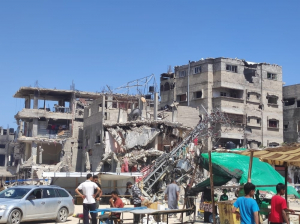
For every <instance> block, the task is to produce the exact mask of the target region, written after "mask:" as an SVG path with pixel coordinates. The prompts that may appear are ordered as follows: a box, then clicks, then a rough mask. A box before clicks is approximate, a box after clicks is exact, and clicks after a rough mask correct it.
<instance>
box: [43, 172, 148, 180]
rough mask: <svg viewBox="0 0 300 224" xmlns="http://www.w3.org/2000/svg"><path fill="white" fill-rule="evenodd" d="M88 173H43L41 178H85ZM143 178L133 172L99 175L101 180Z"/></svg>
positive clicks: (96, 173) (93, 173)
mask: <svg viewBox="0 0 300 224" xmlns="http://www.w3.org/2000/svg"><path fill="white" fill-rule="evenodd" d="M88 174H89V173H88V172H71V173H67V172H43V177H45V178H49V177H86V175H88ZM90 174H92V175H98V174H99V172H91V173H90ZM141 176H143V174H142V173H139V172H133V173H112V172H105V173H100V177H101V180H122V179H128V178H130V177H141Z"/></svg>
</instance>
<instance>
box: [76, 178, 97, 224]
mask: <svg viewBox="0 0 300 224" xmlns="http://www.w3.org/2000/svg"><path fill="white" fill-rule="evenodd" d="M92 180H93V175H92V174H90V173H89V174H88V175H86V181H85V182H83V183H81V184H80V185H79V186H78V187H77V188H76V190H75V192H76V193H77V194H78V195H80V196H81V197H82V199H83V224H89V212H90V211H94V210H96V201H95V196H96V195H98V194H100V188H99V187H98V186H97V184H95V182H93V181H92ZM95 189H97V192H96V194H94V190H95ZM79 190H82V193H83V194H81V193H80V192H79ZM91 216H92V224H97V213H91Z"/></svg>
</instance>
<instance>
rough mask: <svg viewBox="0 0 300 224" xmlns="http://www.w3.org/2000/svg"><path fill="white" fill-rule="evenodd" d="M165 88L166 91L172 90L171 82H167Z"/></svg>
mask: <svg viewBox="0 0 300 224" xmlns="http://www.w3.org/2000/svg"><path fill="white" fill-rule="evenodd" d="M164 90H165V91H168V90H170V84H169V83H168V82H166V83H165V86H164Z"/></svg>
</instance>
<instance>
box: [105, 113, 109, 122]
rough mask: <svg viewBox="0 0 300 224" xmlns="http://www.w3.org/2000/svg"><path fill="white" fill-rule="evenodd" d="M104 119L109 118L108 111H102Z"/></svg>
mask: <svg viewBox="0 0 300 224" xmlns="http://www.w3.org/2000/svg"><path fill="white" fill-rule="evenodd" d="M104 120H109V113H107V112H104Z"/></svg>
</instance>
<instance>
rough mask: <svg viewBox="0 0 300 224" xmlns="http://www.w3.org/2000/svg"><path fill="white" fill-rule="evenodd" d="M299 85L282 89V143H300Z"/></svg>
mask: <svg viewBox="0 0 300 224" xmlns="http://www.w3.org/2000/svg"><path fill="white" fill-rule="evenodd" d="M299 134H300V84H297V85H291V86H284V87H283V138H284V142H287V143H294V142H300V138H299V137H300V136H299Z"/></svg>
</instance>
